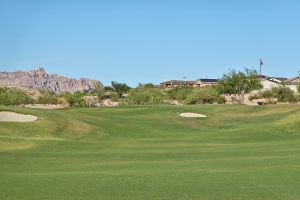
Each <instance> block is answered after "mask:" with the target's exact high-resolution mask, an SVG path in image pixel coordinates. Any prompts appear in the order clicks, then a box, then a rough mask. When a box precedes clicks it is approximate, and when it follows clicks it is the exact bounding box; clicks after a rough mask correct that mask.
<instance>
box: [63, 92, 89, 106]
mask: <svg viewBox="0 0 300 200" xmlns="http://www.w3.org/2000/svg"><path fill="white" fill-rule="evenodd" d="M62 96H63V97H64V98H65V100H66V102H67V103H68V104H69V106H70V107H86V104H85V101H84V96H83V94H82V93H81V92H80V91H76V92H74V93H73V94H72V93H70V92H65V93H63V94H62Z"/></svg>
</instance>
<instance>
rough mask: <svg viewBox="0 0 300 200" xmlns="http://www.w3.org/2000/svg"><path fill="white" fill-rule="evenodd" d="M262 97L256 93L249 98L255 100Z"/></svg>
mask: <svg viewBox="0 0 300 200" xmlns="http://www.w3.org/2000/svg"><path fill="white" fill-rule="evenodd" d="M260 98H261V97H260V95H257V94H255V95H251V96H250V97H249V100H250V101H252V100H254V99H260Z"/></svg>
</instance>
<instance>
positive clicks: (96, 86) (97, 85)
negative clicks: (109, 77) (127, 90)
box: [93, 82, 105, 100]
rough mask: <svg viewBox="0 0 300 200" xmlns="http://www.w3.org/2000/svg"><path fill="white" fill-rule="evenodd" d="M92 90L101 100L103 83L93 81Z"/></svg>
mask: <svg viewBox="0 0 300 200" xmlns="http://www.w3.org/2000/svg"><path fill="white" fill-rule="evenodd" d="M93 92H94V93H95V94H96V95H97V97H98V98H99V100H101V99H102V97H103V96H104V92H105V90H104V87H103V85H102V84H101V83H100V82H97V83H95V84H94V88H93Z"/></svg>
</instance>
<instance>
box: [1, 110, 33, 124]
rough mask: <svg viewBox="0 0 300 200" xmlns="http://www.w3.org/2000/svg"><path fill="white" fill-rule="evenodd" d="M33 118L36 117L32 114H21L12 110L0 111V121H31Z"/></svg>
mask: <svg viewBox="0 0 300 200" xmlns="http://www.w3.org/2000/svg"><path fill="white" fill-rule="evenodd" d="M35 120H37V117H36V116H33V115H23V114H19V113H14V112H6V111H0V121H1V122H32V121H35Z"/></svg>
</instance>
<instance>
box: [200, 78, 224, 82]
mask: <svg viewBox="0 0 300 200" xmlns="http://www.w3.org/2000/svg"><path fill="white" fill-rule="evenodd" d="M197 81H201V82H206V83H217V82H218V81H219V79H212V78H200V79H197Z"/></svg>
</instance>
